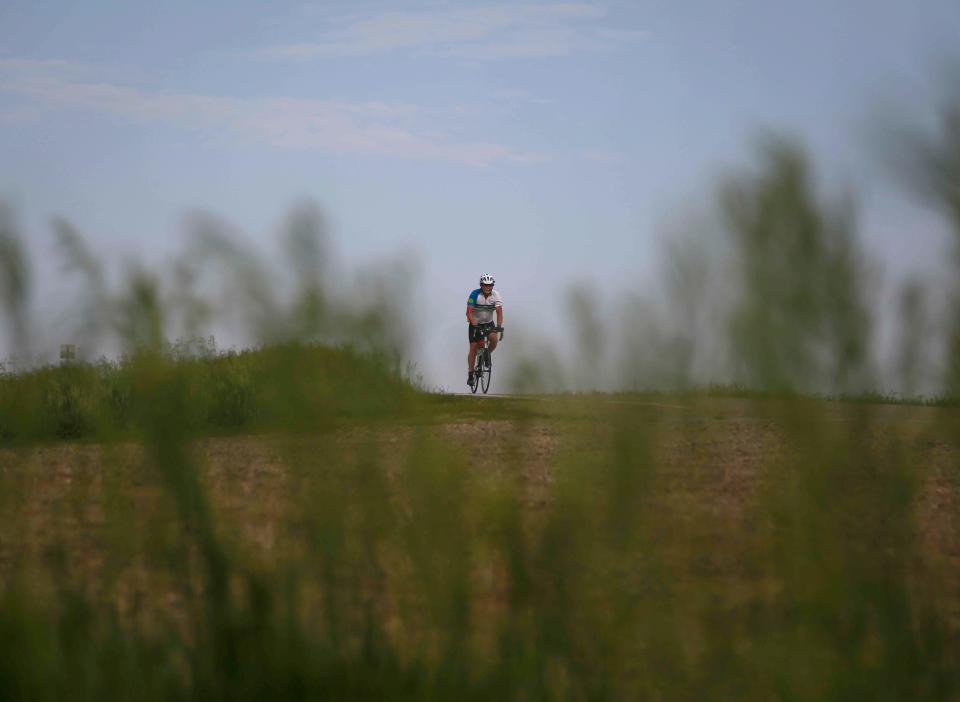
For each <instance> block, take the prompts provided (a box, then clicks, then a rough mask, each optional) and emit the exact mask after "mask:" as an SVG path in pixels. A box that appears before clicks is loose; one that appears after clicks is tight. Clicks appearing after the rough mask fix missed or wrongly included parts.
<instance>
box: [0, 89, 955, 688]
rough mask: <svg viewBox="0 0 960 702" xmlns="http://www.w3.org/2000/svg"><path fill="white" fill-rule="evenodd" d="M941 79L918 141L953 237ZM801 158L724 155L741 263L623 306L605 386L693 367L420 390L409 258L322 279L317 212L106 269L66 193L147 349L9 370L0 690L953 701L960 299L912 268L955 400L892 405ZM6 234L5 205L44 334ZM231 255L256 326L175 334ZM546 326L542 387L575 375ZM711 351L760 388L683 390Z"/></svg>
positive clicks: (911, 302)
mask: <svg viewBox="0 0 960 702" xmlns="http://www.w3.org/2000/svg"><path fill="white" fill-rule="evenodd" d="M951 105H952V106H948V109H946V110H945V111H944V119H943V123H942V125H941V126H940V129H939V131H938V132H937V133H936V134H934V135H933V136H932V137H930V138H925V139H923V140H922V143H921V144H920V147H922V148H920V147H916V146H915V147H913V148H912V151H911V153H913V154H914V156H915V157H916V158H915V159H914V160H915V163H916V164H918V168H919V172H921V173H923V174H925V179H924V180H922V182H920V183H919V184H920V185H922V186H923V187H922V190H923V192H924V193H925V194H926V196H927V197H929V198H931V200H932V201H933V202H934V204H936V205H937V207H938V208H939V209H941V211H943V212H944V213H945V214H947V216H948V221H949V223H950V226H951V227H952V231H953V232H954V233H955V234H956V235H957V236H960V220H958V219H957V218H956V213H957V212H958V211H960V210H958V205H957V203H958V198H957V189H956V183H957V180H956V178H955V175H956V173H957V172H958V170H957V168H958V164H960V139H958V135H960V129H958V128H957V125H960V120H958V119H957V115H960V109H958V108H957V105H960V102H956V101H955V102H954V103H951ZM811 173H812V169H811V167H810V164H809V163H808V161H807V159H806V157H805V155H804V152H803V150H802V149H801V148H800V147H798V146H797V145H795V144H793V143H790V142H783V141H776V140H774V141H768V142H767V143H766V145H765V147H764V148H763V149H762V150H761V167H760V169H759V170H758V171H753V172H746V173H741V174H736V175H735V176H733V177H730V178H726V179H724V181H723V182H722V183H721V185H722V187H721V188H720V206H721V211H722V213H723V221H724V228H725V231H726V234H727V235H728V239H729V241H730V246H731V247H732V253H731V266H730V269H729V270H730V274H729V275H725V276H724V278H725V279H726V280H727V281H728V282H730V283H731V285H730V289H724V288H723V287H712V286H711V285H709V284H707V282H706V281H708V280H709V279H708V277H706V276H705V275H703V273H704V271H706V270H707V269H706V268H704V267H703V266H702V265H701V264H703V263H704V262H706V261H709V256H701V255H700V253H699V252H697V251H693V252H692V253H693V254H696V255H693V256H690V257H689V258H687V259H684V255H686V254H688V253H690V252H683V251H680V253H681V254H683V255H681V256H680V258H678V259H677V261H676V263H677V265H676V266H675V267H674V269H673V277H672V280H673V281H674V285H673V287H671V288H670V290H671V295H672V296H673V297H674V298H675V300H676V301H677V305H678V306H677V310H676V314H675V315H674V318H673V319H672V321H671V324H668V325H666V326H658V324H659V323H658V322H657V319H656V316H655V315H652V316H651V315H650V314H649V308H648V307H645V306H644V305H643V304H640V303H639V302H637V301H636V300H633V301H632V306H631V315H632V316H631V317H630V318H629V319H627V320H626V321H627V323H626V324H624V325H623V326H624V328H625V329H627V330H628V331H629V332H630V334H629V335H628V338H626V340H625V341H624V344H623V347H622V348H617V349H614V350H615V351H617V353H619V354H620V355H621V356H622V359H621V360H622V361H623V362H622V364H621V365H622V366H623V367H622V368H621V369H620V371H621V375H622V377H621V378H620V380H622V381H623V382H622V384H621V385H620V387H661V388H662V387H672V388H677V389H678V390H679V391H681V392H677V393H675V394H667V393H664V392H661V393H657V394H647V395H632V394H613V395H592V394H584V395H553V396H533V397H527V398H523V399H514V400H504V399H492V398H483V399H480V398H457V397H452V396H446V395H435V394H429V393H426V392H423V391H422V389H418V388H417V387H416V386H417V383H411V382H410V379H409V378H406V377H404V375H403V374H402V373H401V372H400V371H401V370H402V363H401V362H400V361H399V359H401V358H402V353H401V351H402V349H403V347H404V343H405V341H406V340H408V339H409V335H410V333H411V330H410V328H409V325H407V324H406V322H405V321H404V319H405V317H404V315H403V314H402V312H403V310H397V309H396V307H395V305H396V298H397V296H396V295H394V294H392V293H393V291H394V290H395V289H396V288H397V286H398V285H400V284H403V283H405V282H407V281H408V280H409V279H410V273H409V270H407V269H405V268H404V267H403V266H400V265H393V266H390V267H388V269H387V271H386V272H384V273H383V276H384V277H382V279H381V278H378V277H377V276H376V275H375V276H372V277H369V276H368V277H366V278H362V279H361V280H360V281H359V283H358V284H357V286H356V288H355V289H349V288H346V289H345V288H342V287H340V286H338V285H337V284H336V283H337V282H342V279H343V276H342V275H339V274H338V272H337V271H335V270H331V269H330V264H329V257H328V255H327V250H326V248H325V247H324V245H323V240H322V239H323V238H322V236H321V234H322V226H321V225H322V220H321V219H320V218H319V216H318V214H317V213H316V212H314V211H306V212H301V213H300V214H298V215H296V216H294V217H293V218H292V220H291V223H290V227H289V240H288V254H289V257H290V268H291V270H292V272H293V275H292V276H279V277H278V276H272V275H271V273H270V271H269V270H268V269H266V268H265V267H264V266H263V265H262V264H261V261H260V260H259V258H258V257H257V256H256V255H255V254H254V253H253V252H251V251H244V250H242V249H240V248H239V247H237V246H236V245H234V244H233V243H231V242H230V241H229V240H228V239H226V238H225V237H224V236H222V232H221V231H220V228H218V225H215V223H213V224H212V223H211V222H210V221H209V220H206V219H205V220H202V221H201V222H200V223H199V225H198V229H197V231H196V232H194V234H195V236H194V239H195V241H196V242H198V244H197V246H196V247H195V249H194V250H190V251H188V252H187V254H186V255H185V256H184V257H182V258H181V259H180V260H178V262H177V263H176V264H175V265H174V267H173V273H174V275H173V283H172V286H167V287H164V282H163V281H162V280H161V279H160V278H159V277H157V276H155V275H150V274H147V273H145V272H143V271H142V270H140V271H134V272H133V273H132V274H131V275H130V276H129V280H128V281H127V287H126V288H125V289H124V290H123V291H122V292H121V293H120V294H117V295H113V294H111V293H110V292H109V290H108V289H107V285H106V282H105V281H106V280H107V278H106V276H105V275H104V274H103V271H102V270H101V268H100V264H99V261H98V259H97V258H96V257H95V256H93V255H91V254H90V253H89V252H87V251H86V249H85V247H84V246H83V244H82V242H81V240H80V239H79V237H78V235H77V234H76V232H74V231H73V230H72V228H71V227H69V225H67V224H66V223H64V222H58V223H57V224H56V227H57V228H58V232H59V236H60V238H61V243H62V244H63V245H64V248H65V250H66V251H67V253H68V257H69V261H70V264H71V267H72V269H73V270H76V271H79V272H81V273H82V275H84V276H85V279H86V281H87V288H86V289H85V290H86V295H84V296H81V297H80V298H79V299H81V300H82V301H84V302H85V306H84V307H83V314H82V315H81V318H82V319H83V320H84V323H83V326H82V331H83V333H84V334H85V335H86V337H85V338H87V339H88V340H90V341H92V342H94V344H93V346H94V347H96V343H97V342H100V341H102V340H103V337H110V336H111V335H115V336H116V337H117V339H116V340H117V341H119V343H120V346H121V347H122V348H123V349H125V350H126V352H127V355H126V356H124V357H123V359H122V360H121V361H117V362H108V361H105V362H102V363H99V364H92V365H91V364H79V365H73V366H67V367H62V368H36V369H33V370H30V369H26V370H25V372H22V373H19V374H15V375H7V376H4V377H0V441H2V442H3V446H4V448H0V700H7V699H10V700H63V699H70V700H98V701H99V700H103V699H142V700H188V699H197V700H245V699H276V700H283V699H334V700H405V699H411V700H412V699H417V700H421V699H428V700H606V699H616V700H641V699H652V700H703V699H737V700H769V699H782V700H903V699H933V700H956V699H960V524H958V523H957V516H958V513H960V512H958V508H960V409H958V408H957V407H956V398H957V397H960V392H958V388H960V381H958V378H960V372H958V371H957V369H958V368H960V341H958V340H960V333H958V322H957V320H960V314H957V313H958V311H960V293H958V288H957V286H956V283H955V282H954V285H953V287H952V289H950V290H944V291H935V292H938V295H939V297H940V298H942V299H943V305H942V307H943V317H942V319H941V323H940V324H933V321H934V320H933V319H932V317H931V318H930V319H928V318H927V316H926V314H927V313H926V312H925V310H926V309H927V307H926V305H925V303H924V300H925V298H926V293H925V292H924V291H923V290H922V289H921V287H919V286H918V285H915V284H911V286H909V287H908V289H907V290H906V291H905V295H904V298H903V299H904V304H903V305H902V310H901V311H902V314H903V316H904V319H903V320H901V321H902V324H901V327H902V329H903V330H904V331H903V332H902V334H903V338H902V339H901V340H900V341H901V342H902V343H901V344H900V351H899V356H898V359H897V364H896V365H897V368H898V373H899V375H900V383H901V387H902V388H903V390H902V391H903V392H905V393H909V394H913V393H915V392H917V388H918V387H924V383H927V384H930V383H932V380H931V378H933V379H935V380H936V383H935V384H933V387H934V392H936V393H940V394H942V396H943V397H942V401H938V402H936V403H931V404H932V405H938V406H922V404H923V403H919V404H913V405H906V404H901V405H890V404H884V403H883V402H882V401H883V400H884V399H885V396H884V395H883V394H878V393H876V392H874V388H875V387H876V386H877V382H876V379H877V377H878V375H877V372H878V371H877V367H878V366H879V363H878V357H877V354H876V353H875V350H874V349H873V347H872V346H871V341H872V339H873V338H874V337H873V336H872V324H873V315H872V313H871V308H870V305H869V304H868V303H869V301H870V300H871V299H872V288H871V284H870V274H869V273H870V266H869V265H868V264H869V261H868V260H867V258H868V257H866V256H865V255H864V254H863V253H862V251H861V250H860V244H859V243H858V242H859V238H858V236H857V231H856V226H855V225H856V218H855V217H854V216H853V215H854V213H853V209H852V205H851V204H850V203H849V202H847V201H846V200H841V201H840V202H839V203H838V202H834V201H832V200H827V201H826V204H825V202H824V201H823V199H822V198H821V197H820V189H819V188H818V187H817V184H816V182H815V181H814V179H813V177H812V175H811ZM19 241H20V240H19V238H18V236H17V235H16V231H15V227H14V226H13V224H12V219H11V218H10V217H9V216H8V213H7V212H6V211H5V210H4V209H2V208H0V303H2V311H3V312H4V317H5V318H6V320H7V322H8V327H9V329H8V336H9V337H10V339H8V341H11V343H12V344H13V346H14V348H16V349H17V351H18V353H20V354H24V353H27V352H28V351H29V350H30V348H31V344H30V341H31V340H30V333H31V325H30V321H31V320H30V315H29V313H28V311H29V309H30V308H29V292H30V280H31V279H30V275H29V267H28V266H27V265H26V261H25V255H24V253H23V247H22V246H21V245H20V243H19ZM958 241H960V239H958ZM955 243H956V242H955ZM201 264H203V266H206V268H204V267H203V266H201ZM212 264H217V265H219V266H220V267H221V268H222V269H223V272H222V275H221V279H219V280H218V282H223V283H224V285H225V290H226V294H224V295H223V296H222V297H223V298H224V299H225V300H226V309H221V310H219V312H221V313H223V314H224V318H225V319H226V318H232V319H236V318H237V313H239V318H241V319H245V320H246V321H247V322H248V324H249V327H250V329H249V330H248V331H250V333H251V335H252V337H253V338H254V339H256V340H257V341H258V342H260V343H263V346H261V347H259V348H258V350H251V351H244V352H238V353H227V354H221V355H216V354H213V355H207V356H202V355H201V356H200V357H193V356H190V355H187V356H183V357H177V356H176V355H175V354H174V355H171V354H170V353H168V349H167V347H166V346H165V344H164V339H165V338H167V337H168V336H170V335H171V333H170V330H171V329H172V328H174V327H175V326H176V325H177V324H179V325H180V327H181V328H183V329H185V330H186V331H188V332H189V331H191V330H193V331H196V330H197V329H203V328H205V325H207V324H211V323H212V322H216V321H217V319H216V315H215V314H213V312H211V309H213V306H212V303H211V299H212V298H210V297H204V296H203V295H201V294H200V293H199V292H198V291H199V290H206V289H207V287H209V286H210V285H213V283H211V282H210V281H209V280H207V281H206V285H207V287H204V284H202V283H203V274H204V272H205V271H206V270H207V269H209V268H210V267H211V265H212ZM681 264H682V265H681ZM952 265H953V266H954V270H955V271H956V270H960V259H956V258H955V259H954V260H953V262H952ZM338 275H339V277H338ZM291 280H292V282H291ZM956 280H960V277H958V276H953V281H956ZM198 281H200V282H198ZM278 282H279V283H282V284H280V285H278V284H277V283H278ZM693 283H697V284H693ZM701 283H702V284H701ZM284 284H287V286H286V287H287V288H288V289H285V288H284ZM344 290H345V292H344ZM338 291H339V293H340V297H339V298H338V297H337V293H338ZM578 299H579V300H586V299H587V297H586V296H585V295H584V294H580V295H579V297H577V296H576V295H574V302H576V300H578ZM357 300H360V301H361V304H355V303H356V301H357ZM237 301H239V302H237ZM573 308H575V309H580V307H578V306H577V305H573ZM215 311H216V310H215ZM581 312H582V314H580V315H579V316H578V318H577V319H575V320H574V322H575V323H576V324H575V327H576V328H575V330H574V331H575V332H576V333H575V334H574V336H575V337H577V338H578V339H579V340H580V342H581V344H580V346H581V348H580V356H581V358H579V360H578V362H577V367H578V368H583V369H586V370H589V369H590V368H591V365H592V364H595V363H596V362H597V355H598V354H600V353H601V352H604V351H605V348H604V347H603V345H602V344H601V343H600V342H599V341H598V338H600V332H601V331H602V325H599V324H598V323H596V322H597V319H596V318H595V311H594V310H592V309H591V308H589V306H587V305H583V306H582V310H581ZM231 314H232V315H233V316H232V317H231ZM705 319H706V320H707V321H710V322H711V323H710V324H705ZM701 328H706V329H707V330H708V332H709V334H714V333H716V335H717V336H716V338H713V337H710V338H706V339H701V338H700V337H701V334H700V331H699V330H700V329H701ZM929 328H935V329H937V330H939V331H940V332H942V333H941V334H940V336H939V337H936V338H934V341H933V342H931V343H930V344H928V343H927V342H928V340H927V339H926V338H921V337H922V335H921V334H920V333H919V332H917V330H924V329H929ZM188 336H189V334H188ZM707 342H710V343H707ZM935 344H939V346H940V351H939V352H938V354H934V349H933V348H932V345H935ZM928 346H930V347H931V348H928ZM548 351H549V349H547V350H546V351H544V352H543V353H540V354H533V355H532V356H531V357H530V358H528V359H525V360H522V362H520V363H518V364H517V369H518V371H517V372H518V375H519V376H520V377H519V380H522V381H524V382H525V383H526V385H527V386H529V387H530V388H536V387H538V385H539V384H542V382H541V381H542V380H543V378H544V377H561V376H562V375H563V374H562V373H560V371H561V370H562V364H561V363H560V361H559V360H558V359H557V358H556V357H555V356H552V355H551V354H550V353H549V352H548ZM498 353H502V352H500V351H498ZM704 355H706V356H709V359H708V360H711V362H712V361H713V360H714V359H717V361H718V362H720V361H722V364H721V365H715V366H714V365H709V364H708V365H706V366H704V365H703V363H702V361H703V358H701V357H702V356H704ZM614 356H616V354H614ZM932 358H936V359H937V362H933V361H930V359H932ZM607 360H608V361H609V360H610V358H609V357H608V359H607ZM723 364H725V365H726V368H724V367H723ZM608 365H609V364H608ZM612 367H613V366H610V368H612ZM606 370H608V368H607V367H606V366H602V367H601V368H600V369H599V371H600V373H599V375H598V376H597V377H599V378H602V377H604V375H603V374H604V371H606ZM706 371H712V372H715V373H716V374H717V377H710V378H709V379H708V381H707V382H720V383H724V382H726V383H739V384H740V386H737V385H730V384H727V385H720V386H716V387H714V388H712V389H711V390H710V391H709V392H707V393H691V392H682V391H683V390H685V389H688V388H690V387H691V386H692V385H695V384H696V382H692V381H695V379H696V378H697V377H698V374H702V373H705V372H706ZM576 379H577V380H578V382H580V381H582V383H580V384H581V385H583V386H589V384H590V380H591V379H590V377H588V376H587V375H584V376H583V377H578V378H576ZM810 392H817V393H821V394H825V395H832V396H835V397H841V398H842V397H844V396H845V395H846V396H854V397H856V398H857V399H859V400H861V401H858V402H843V401H833V402H827V401H823V400H817V399H811V398H810V397H804V395H803V393H810ZM78 439H80V440H83V442H82V443H80V442H77V441H75V442H74V443H65V440H78Z"/></svg>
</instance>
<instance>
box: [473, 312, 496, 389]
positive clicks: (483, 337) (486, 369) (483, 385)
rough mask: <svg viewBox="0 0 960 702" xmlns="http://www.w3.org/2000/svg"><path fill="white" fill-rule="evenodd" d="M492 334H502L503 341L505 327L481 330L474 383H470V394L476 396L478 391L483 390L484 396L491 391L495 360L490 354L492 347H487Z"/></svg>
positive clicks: (474, 370)
mask: <svg viewBox="0 0 960 702" xmlns="http://www.w3.org/2000/svg"><path fill="white" fill-rule="evenodd" d="M490 332H497V333H498V334H500V340H501V341H502V340H503V327H489V328H486V329H481V330H480V339H479V340H478V341H477V358H476V360H475V361H474V364H473V382H472V383H470V392H472V393H473V394H474V395H476V394H477V390H479V389H482V390H483V394H484V395H486V394H487V390H489V389H490V376H491V375H493V358H492V354H491V353H490V347H489V346H487V336H488V335H489V334H490Z"/></svg>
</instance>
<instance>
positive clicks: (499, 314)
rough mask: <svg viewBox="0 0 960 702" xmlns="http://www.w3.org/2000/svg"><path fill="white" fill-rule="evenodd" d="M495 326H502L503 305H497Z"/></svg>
mask: <svg viewBox="0 0 960 702" xmlns="http://www.w3.org/2000/svg"><path fill="white" fill-rule="evenodd" d="M497 326H498V327H502V326H503V307H502V306H501V305H497Z"/></svg>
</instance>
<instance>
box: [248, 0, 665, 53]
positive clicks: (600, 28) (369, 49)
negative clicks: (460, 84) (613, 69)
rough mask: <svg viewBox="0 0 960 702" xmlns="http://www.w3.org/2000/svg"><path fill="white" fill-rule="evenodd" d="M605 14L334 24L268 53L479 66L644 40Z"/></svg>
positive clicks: (537, 11) (408, 16)
mask: <svg viewBox="0 0 960 702" xmlns="http://www.w3.org/2000/svg"><path fill="white" fill-rule="evenodd" d="M606 19H607V18H606V10H605V9H604V8H602V7H599V6H597V5H594V4H588V3H576V2H570V3H552V4H504V5H488V6H482V7H469V8H455V9H440V8H434V9H433V10H432V11H421V12H387V13H383V14H378V15H375V16H372V17H366V18H357V17H354V18H349V19H347V18H336V19H331V20H328V24H330V25H333V27H332V28H331V29H328V30H327V31H324V32H321V33H320V35H319V36H318V37H317V38H316V39H314V40H312V41H306V42H300V43H292V44H286V45H280V46H272V47H269V48H267V49H264V50H263V51H261V52H260V53H261V55H263V56H266V57H271V58H279V59H300V60H303V59H311V58H317V57H325V56H363V55H370V54H378V53H386V52H395V51H409V52H415V53H418V54H428V55H441V56H452V57H458V58H465V59H470V60H475V61H492V60H502V59H517V58H528V59H532V58H547V57H552V56H566V55H568V54H572V53H574V52H576V51H583V50H604V49H615V48H621V47H623V46H625V45H627V44H630V43H633V42H636V41H638V40H640V39H642V38H644V37H645V36H646V34H645V33H644V32H641V31H637V30H629V29H625V28H620V27H610V26H607V25H605V24H604V21H605V20H606Z"/></svg>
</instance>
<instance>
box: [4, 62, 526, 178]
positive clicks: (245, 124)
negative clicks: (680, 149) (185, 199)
mask: <svg viewBox="0 0 960 702" xmlns="http://www.w3.org/2000/svg"><path fill="white" fill-rule="evenodd" d="M0 92H5V93H12V94H16V95H20V96H29V97H32V98H35V99H36V100H37V101H40V102H42V103H44V104H47V105H59V106H67V107H71V108H79V109H85V110H90V111H95V112H100V113H103V114H108V115H111V116H114V117H119V118H122V119H126V120H129V121H131V122H135V123H142V124H154V123H161V124H171V125H176V126H180V127H184V128H192V129H216V130H220V131H222V130H227V131H228V132H229V133H232V134H235V135H236V136H238V137H240V138H244V139H247V140H252V141H257V142H260V143H267V144H270V145H272V146H276V147H282V148H296V149H316V150H319V151H322V152H325V153H329V154H356V155H370V156H388V157H396V158H409V159H431V160H442V161H450V162H455V163H462V164H466V165H470V166H489V165H491V164H495V163H503V162H514V163H529V162H536V161H540V160H543V159H541V158H540V157H538V156H536V155H534V154H529V153H522V152H519V151H516V150H514V149H511V148H509V147H507V146H505V145H502V144H496V143H491V142H483V141H462V140H455V139H451V138H448V137H446V136H444V135H442V134H439V135H438V134H434V133H432V132H429V131H425V130H415V129H412V128H410V127H408V126H406V124H405V123H406V122H407V121H409V118H410V116H411V115H415V114H416V112H417V110H416V108H415V107H414V106H412V105H406V104H400V105H391V104H387V103H382V102H349V101H344V100H310V99H291V98H278V97H269V98H236V97H229V96H219V95H198V94H184V93H160V92H148V91H145V90H141V89H138V88H132V87H128V86H122V85H116V84H113V83H108V82H93V81H90V80H84V79H81V78H78V70H77V68H76V67H75V66H73V65H71V64H68V63H65V62H56V61H31V60H25V59H0Z"/></svg>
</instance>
